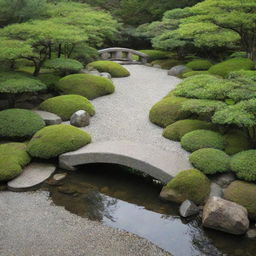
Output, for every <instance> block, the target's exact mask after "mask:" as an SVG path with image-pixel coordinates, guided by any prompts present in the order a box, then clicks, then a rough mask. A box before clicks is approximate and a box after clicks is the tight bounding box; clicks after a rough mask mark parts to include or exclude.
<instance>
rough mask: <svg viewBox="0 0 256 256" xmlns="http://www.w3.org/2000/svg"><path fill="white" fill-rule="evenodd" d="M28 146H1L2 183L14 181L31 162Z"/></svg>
mask: <svg viewBox="0 0 256 256" xmlns="http://www.w3.org/2000/svg"><path fill="white" fill-rule="evenodd" d="M26 147H27V146H26V144H23V143H7V144H1V145H0V181H8V180H11V179H14V178H15V177H16V176H18V175H19V174H20V173H21V172H22V168H23V167H24V166H25V165H27V164H28V163H29V162H30V157H29V155H28V153H27V151H26Z"/></svg>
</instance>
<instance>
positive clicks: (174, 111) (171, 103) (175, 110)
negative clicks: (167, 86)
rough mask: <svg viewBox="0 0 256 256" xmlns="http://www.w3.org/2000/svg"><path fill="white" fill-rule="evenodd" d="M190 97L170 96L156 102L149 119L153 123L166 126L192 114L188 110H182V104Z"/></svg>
mask: <svg viewBox="0 0 256 256" xmlns="http://www.w3.org/2000/svg"><path fill="white" fill-rule="evenodd" d="M186 100H188V99H186V98H181V97H175V96H170V97H166V98H164V99H162V100H161V101H159V102H158V103H156V104H155V105H154V106H153V107H152V108H151V110H150V113H149V119H150V121H151V122H152V123H154V124H157V125H159V126H161V127H166V126H168V125H170V124H172V123H174V122H176V121H178V120H182V119H186V118H188V117H189V116H190V114H189V113H188V112H187V111H183V110H182V104H183V103H184V102H185V101H186Z"/></svg>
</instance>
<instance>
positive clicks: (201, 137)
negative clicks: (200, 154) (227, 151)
mask: <svg viewBox="0 0 256 256" xmlns="http://www.w3.org/2000/svg"><path fill="white" fill-rule="evenodd" d="M181 146H182V147H183V148H184V149H185V150H187V151H189V152H194V151H196V150H198V149H201V148H216V149H221V150H223V149H224V148H225V140H224V138H223V136H222V135H221V134H219V133H218V132H214V131H209V130H195V131H192V132H189V133H187V134H185V135H184V136H183V137H182V138H181Z"/></svg>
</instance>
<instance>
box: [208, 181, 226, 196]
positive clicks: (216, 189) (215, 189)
mask: <svg viewBox="0 0 256 256" xmlns="http://www.w3.org/2000/svg"><path fill="white" fill-rule="evenodd" d="M212 196H216V197H223V191H222V188H221V186H220V185H218V184H216V183H214V182H212V183H211V192H210V195H209V197H212Z"/></svg>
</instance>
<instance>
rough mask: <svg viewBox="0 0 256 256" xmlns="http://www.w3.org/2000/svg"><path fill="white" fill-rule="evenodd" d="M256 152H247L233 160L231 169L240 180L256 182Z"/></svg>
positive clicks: (236, 155) (235, 156)
mask: <svg viewBox="0 0 256 256" xmlns="http://www.w3.org/2000/svg"><path fill="white" fill-rule="evenodd" d="M255 159H256V150H253V149H251V150H247V151H242V152H240V153H237V154H235V155H234V156H233V157H232V158H231V162H230V167H231V170H232V171H234V172H235V173H236V175H237V177H238V178H240V179H242V180H246V181H256V161H255Z"/></svg>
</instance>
